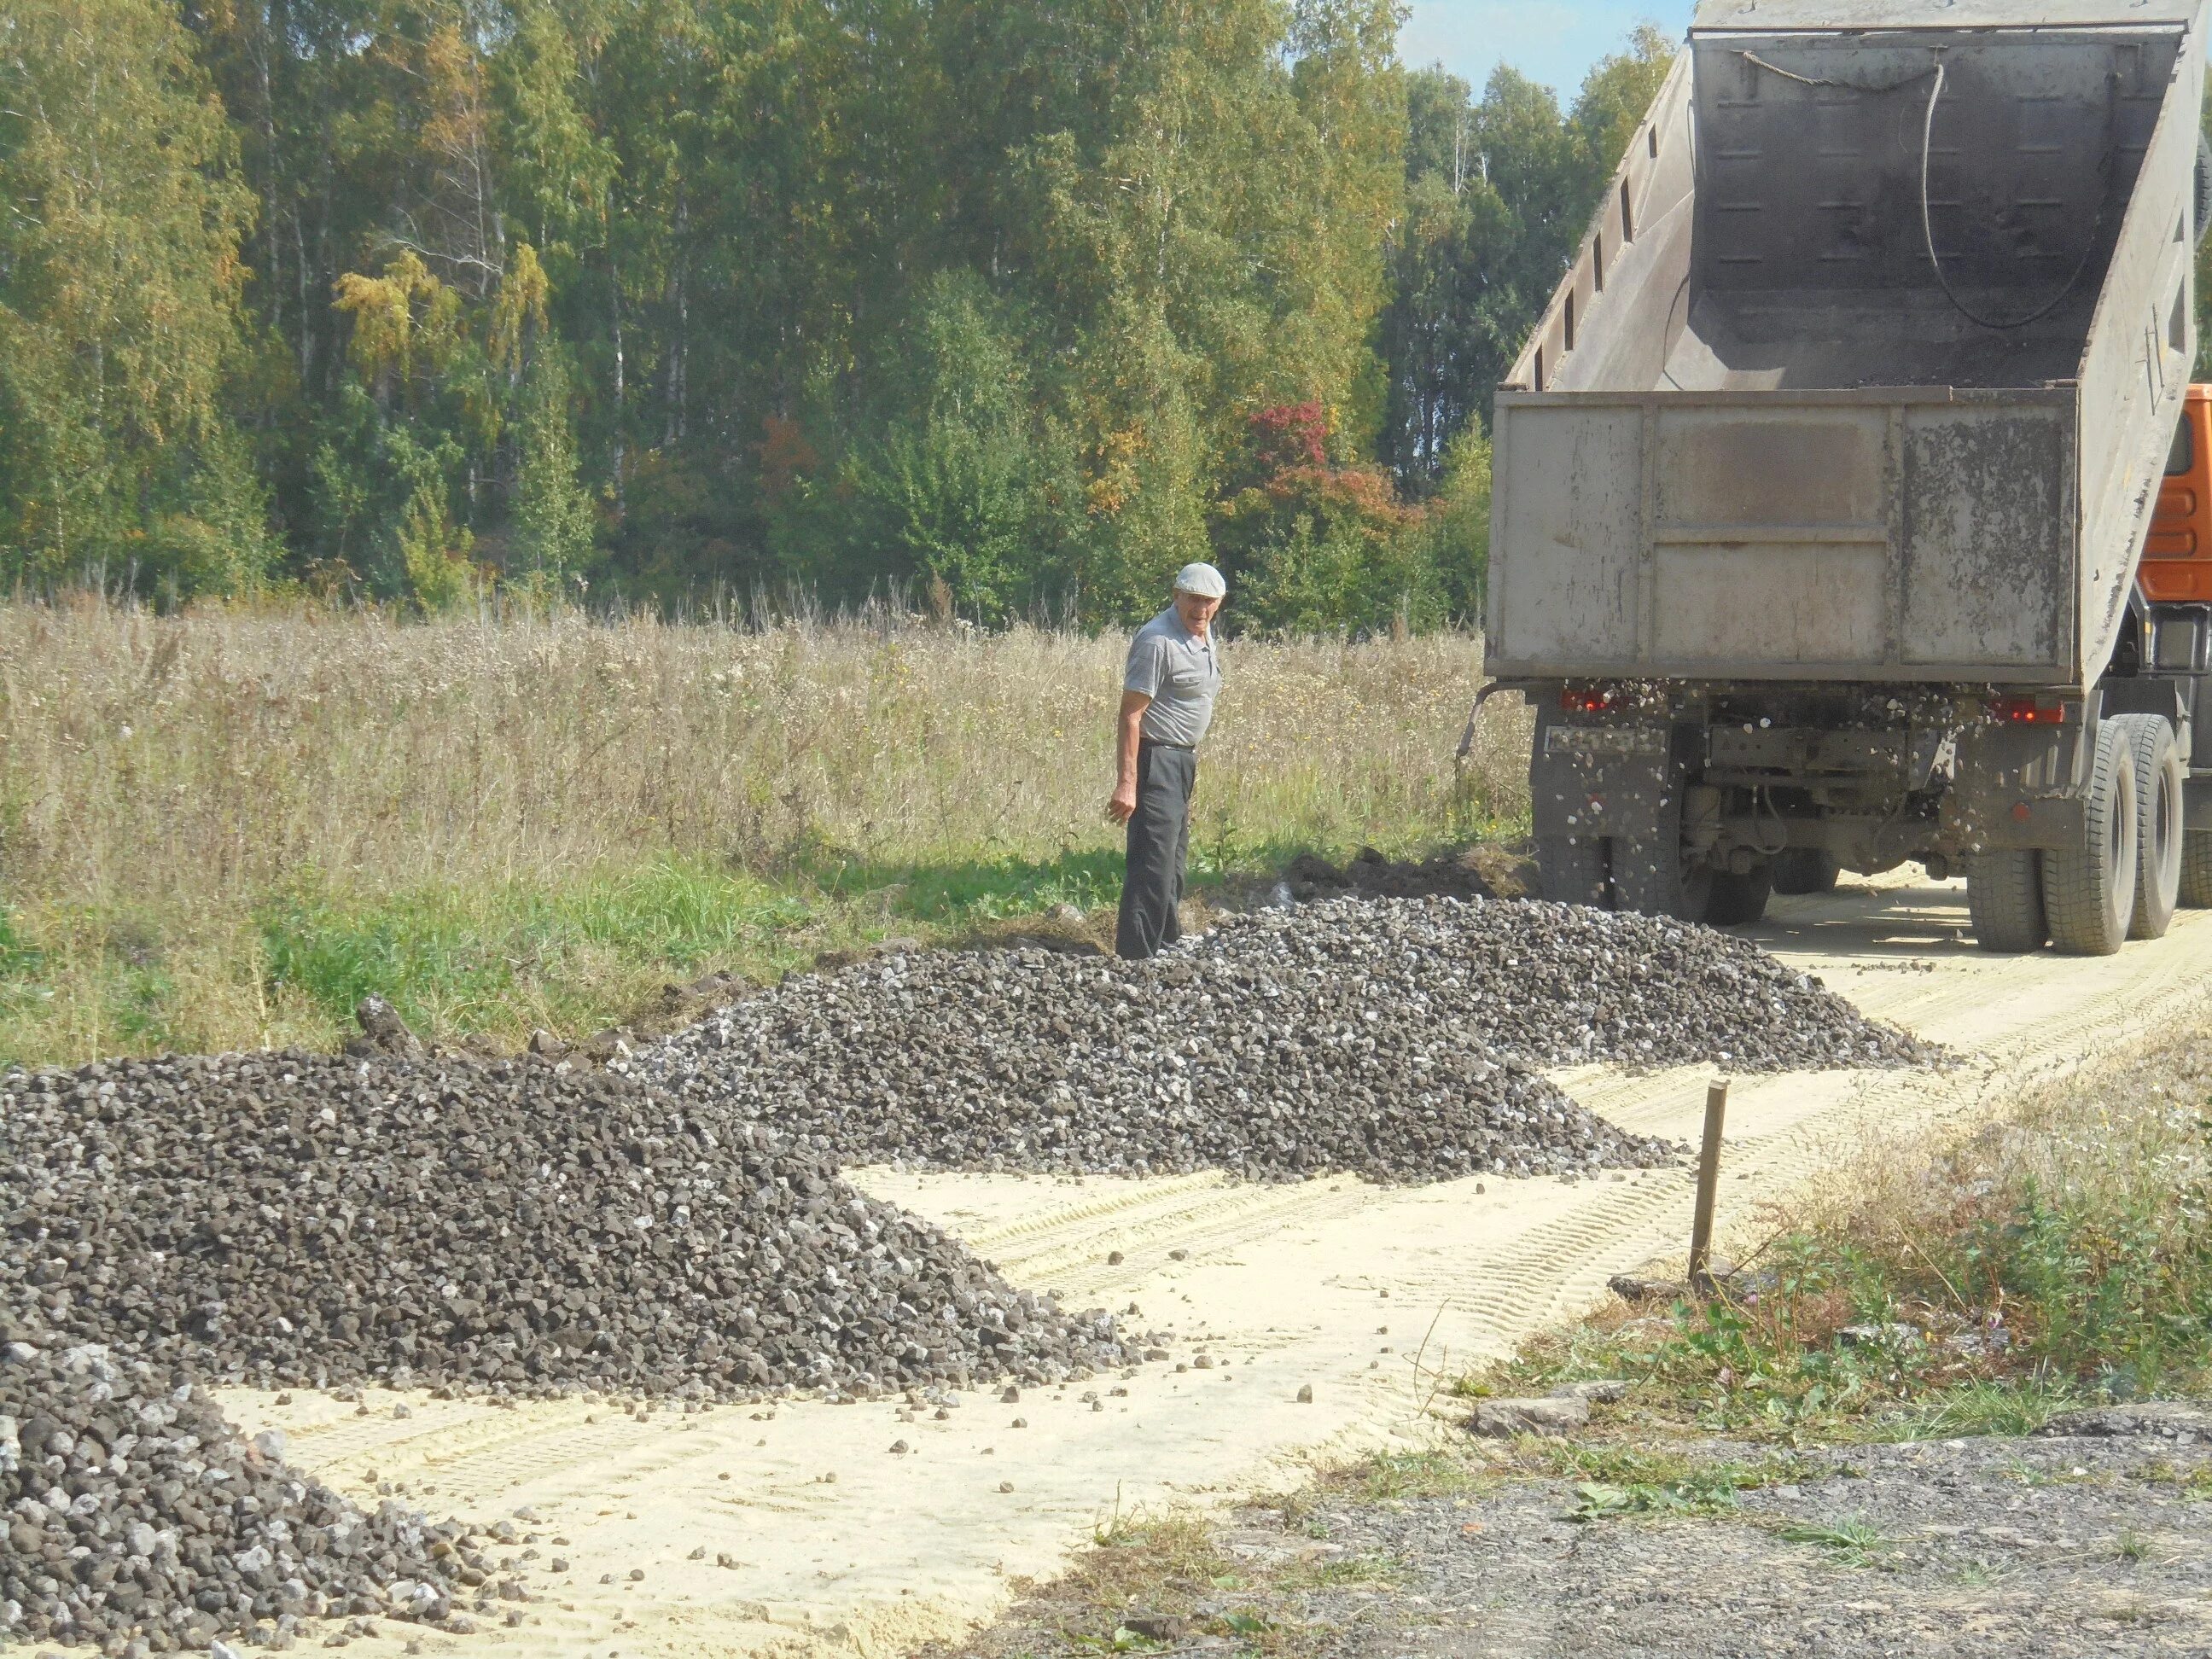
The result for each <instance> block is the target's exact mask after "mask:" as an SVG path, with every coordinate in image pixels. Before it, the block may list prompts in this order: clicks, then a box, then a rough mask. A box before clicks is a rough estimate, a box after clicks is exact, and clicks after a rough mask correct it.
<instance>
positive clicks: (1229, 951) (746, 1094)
mask: <svg viewBox="0 0 2212 1659" xmlns="http://www.w3.org/2000/svg"><path fill="white" fill-rule="evenodd" d="M1925 1058H1928V1054H1927V1053H1926V1051H1925V1050H1923V1048H1922V1047H1921V1046H1920V1045H1918V1044H1917V1043H1916V1042H1914V1041H1913V1040H1912V1039H1911V1038H1910V1037H1907V1036H1904V1035H1903V1034H1901V1033H1899V1032H1897V1031H1894V1030H1889V1029H1887V1028H1886V1027H1882V1026H1877V1025H1874V1024H1869V1022H1867V1021H1866V1020H1864V1019H1863V1018H1861V1017H1860V1016H1859V1015H1858V1014H1857V1012H1855V1011H1853V1010H1852V1009H1851V1008H1850V1006H1849V1005H1848V1004H1846V1003H1844V1001H1843V1000H1841V999H1839V998H1837V997H1835V996H1833V995H1832V994H1829V993H1828V992H1826V991H1825V990H1822V989H1821V988H1820V987H1819V986H1818V985H1816V984H1815V983H1814V982H1813V981H1810V980H1808V979H1806V978H1805V977H1804V976H1802V975H1799V974H1796V973H1795V972H1793V971H1792V970H1791V969H1788V968H1786V967H1784V966H1783V965H1782V964H1781V963H1778V962H1777V961H1775V960H1774V959H1773V958H1772V957H1769V956H1767V955H1766V954H1765V953H1764V952H1763V951H1759V949H1758V948H1757V947H1756V946H1754V945H1750V944H1748V943H1747V942H1745V941H1743V940H1741V939H1735V938H1733V937H1731V936H1729V935H1728V934H1725V933H1717V932H1715V931H1713V930H1711V929H1710V928H1704V927H1686V926H1684V925H1682V924H1680V923H1677V922H1671V921H1655V920H1652V919H1650V918H1648V917H1643V916H1632V915H1613V914H1610V913H1607V912H1603V911H1597V910H1588V909H1582V908H1574V907H1570V906H1565V905H1557V904H1541V903H1504V902H1474V903H1467V902H1459V901H1456V900H1453V899H1449V898H1428V899H1420V900H1383V901H1377V902H1360V901H1354V900H1343V901H1335V902H1327V903H1321V904H1315V905H1309V906H1303V907H1300V908H1297V909H1295V910H1291V911H1287V912H1280V911H1279V912H1263V913H1261V914H1259V915H1254V916H1250V917H1246V918H1243V919H1240V920H1238V921H1235V922H1232V923H1231V924H1229V925H1227V926H1225V927H1221V928H1220V929H1218V930H1217V931H1216V932H1214V933H1210V934H1208V935H1206V937H1205V938H1203V939H1197V940H1193V941H1189V942H1188V943H1187V944H1186V945H1183V946H1182V947H1181V948H1179V949H1177V950H1176V951H1173V952H1170V953H1169V954H1167V955H1165V956H1163V957H1159V958H1157V959H1155V960H1154V961H1152V962H1149V963H1121V962H1115V961H1110V960H1100V959H1097V958H1079V957H1066V956H1061V955H1058V954H1054V953H1052V952H1048V951H1008V952H1000V953H982V954H974V953H971V954H960V955H955V954H945V953H928V954H915V955H913V956H906V957H886V958H883V959H880V960H878V961H875V962H872V963H865V964H862V965H860V966H858V967H854V968H850V969H844V970H842V971H840V972H837V973H833V974H825V975H806V976H803V977H799V978H794V979H792V980H789V981H786V982H785V984H784V985H783V986H782V987H780V988H779V989H777V990H776V991H775V992H773V993H771V994H767V995H764V996H761V997H757V998H755V999H753V1000H749V1001H746V1002H744V1003H740V1004H738V1005H736V1006H732V1007H730V1008H726V1009H725V1010H722V1011H721V1012H719V1013H717V1014H716V1015H715V1016H714V1017H713V1018H709V1019H708V1020H705V1021H703V1022H702V1023H701V1024H698V1025H696V1026H694V1027H693V1028H691V1029H690V1030H688V1031H685V1032H683V1033H680V1034H678V1036H675V1037H673V1038H671V1039H670V1040H668V1041H667V1042H664V1043H661V1044H659V1045H656V1046H653V1047H652V1048H647V1049H644V1050H642V1051H641V1052H640V1053H639V1054H637V1055H635V1056H634V1057H633V1058H631V1059H630V1060H627V1061H623V1062H621V1063H622V1064H623V1065H625V1066H627V1067H628V1068H629V1070H630V1071H632V1072H633V1073H636V1074H640V1075H644V1076H649V1077H651V1078H653V1079H654V1080H655V1081H656V1082H658V1083H659V1084H661V1085H664V1086H665V1087H667V1088H669V1089H671V1091H679V1092H682V1093H684V1094H685V1095H687V1096H688V1097H692V1098H695V1099H698V1100H701V1101H702V1102H707V1103H713V1104H714V1105H717V1106H721V1107H726V1108H727V1109H730V1110H732V1112H734V1113H735V1114H737V1115H740V1116H743V1117H746V1118H750V1119H751V1120H754V1121H759V1122H763V1123H767V1124H770V1125H773V1126H774V1127H775V1129H776V1130H777V1131H778V1132H779V1133H783V1134H787V1135H789V1136H791V1137H793V1138H794V1139H797V1140H798V1141H799V1142H800V1143H801V1144H803V1145H805V1146H809V1147H811V1148H815V1149H818V1150H819V1151H820V1152H822V1153H823V1155H824V1156H825V1157H829V1158H837V1159H841V1160H843V1161H846V1162H855V1163H877V1162H905V1163H913V1164H923V1165H929V1166H939V1167H947V1168H954V1169H1018V1170H1058V1171H1069V1172H1074V1171H1088V1172H1103V1173H1115V1174H1123V1173H1126V1174H1146V1173H1158V1172H1164V1171H1180V1170H1195V1169H1201V1168H1206V1169H1222V1170H1228V1171H1230V1172H1231V1173H1232V1174H1235V1175H1237V1176H1243V1177H1246V1178H1248V1179H1255V1180H1296V1179H1300V1178H1304V1177H1306V1176H1314V1175H1318V1174H1322V1173H1327V1172H1334V1171H1351V1172H1353V1173H1357V1174H1358V1175H1361V1176H1365V1177H1367V1178H1369V1179H1370V1180H1374V1181H1378V1182H1422V1181H1432V1180H1438V1179H1443V1178H1447V1177H1450V1176H1461V1175H1468V1174H1474V1173H1478V1172H1486V1171H1496V1172H1499V1173H1504V1174H1513V1175H1529V1174H1535V1173H1542V1172H1562V1171H1567V1170H1591V1169H1601V1168H1616V1167H1623V1166H1636V1165H1650V1164H1658V1163H1663V1162H1666V1161H1668V1160H1669V1159H1670V1158H1672V1156H1673V1153H1672V1152H1671V1150H1670V1149H1669V1148H1668V1146H1665V1145H1664V1144H1663V1143H1661V1142H1658V1141H1655V1140H1651V1139H1645V1138H1643V1137H1639V1136H1634V1135H1629V1134H1626V1133H1622V1132H1621V1131H1620V1130H1618V1129H1615V1128H1614V1127H1612V1126H1611V1125H1610V1124H1607V1123H1606V1122H1605V1121H1603V1120H1601V1119H1600V1118H1598V1117H1595V1116H1594V1115H1591V1114H1590V1113H1589V1112H1588V1111H1585V1110H1584V1109H1583V1108H1581V1107H1579V1106H1577V1105H1576V1104H1575V1103H1574V1102H1573V1101H1572V1100H1571V1099H1570V1098H1568V1097H1566V1096H1565V1094H1563V1093H1562V1092H1561V1091H1559V1090H1558V1089H1557V1088H1555V1087H1553V1085H1551V1084H1550V1083H1548V1082H1547V1081H1546V1080H1545V1079H1543V1078H1542V1077H1541V1076H1540V1075H1538V1074H1537V1073H1535V1072H1534V1070H1533V1069H1532V1067H1533V1066H1536V1065H1548V1064H1557V1063H1562V1062H1567V1061H1574V1060H1616V1061H1622V1062H1626V1063H1629V1064H1633V1065H1644V1066H1659V1065H1667V1064H1673V1063H1676V1062H1683V1061H1692V1060H1705V1061H1712V1062H1715V1063H1718V1064H1721V1065H1724V1066H1729V1067H1731V1068H1733V1069H1737V1070H1760V1069H1772V1068H1777V1067H1793V1066H1838V1065H1901V1064H1908V1063H1912V1062H1914V1061H1917V1060H1923V1059H1925Z"/></svg>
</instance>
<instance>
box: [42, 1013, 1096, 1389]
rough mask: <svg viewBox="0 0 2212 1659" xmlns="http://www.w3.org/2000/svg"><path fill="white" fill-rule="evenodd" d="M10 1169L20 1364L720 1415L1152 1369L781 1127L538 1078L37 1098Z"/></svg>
mask: <svg viewBox="0 0 2212 1659" xmlns="http://www.w3.org/2000/svg"><path fill="white" fill-rule="evenodd" d="M0 1170H6V1172H7V1173H6V1174H5V1176H4V1177H0V1200H3V1201H4V1204H5V1212H4V1231H3V1232H0V1322H4V1325H5V1329H4V1330H0V1340H21V1341H25V1342H28V1343H31V1344H33V1345H35V1346H40V1347H61V1346H70V1345H73V1344H78V1343H86V1342H98V1343H104V1344H107V1345H109V1346H112V1348H113V1349H114V1350H115V1351H116V1352H117V1353H118V1355H120V1356H123V1357H126V1358H143V1359H146V1360H149V1361H151V1362H153V1363H154V1364H157V1365H159V1366H161V1367H164V1368H178V1369H185V1370H190V1371H191V1374H193V1375H195V1376H201V1377H206V1378H210V1379H221V1380H226V1381H230V1380H235V1381H240V1382H244V1383H254V1384H258V1385H260V1386H263V1387H272V1386H282V1385H287V1384H295V1383H306V1384H310V1385H313V1386H318V1387H319V1386H323V1385H325V1384H327V1383H345V1382H350V1381H356V1380H359V1379H362V1378H369V1377H375V1378H381V1379H385V1380H387V1381H390V1382H392V1383H395V1384H403V1385H404V1384H407V1383H414V1384H419V1385H423V1386H428V1387H431V1388H437V1387H441V1386H446V1387H453V1388H462V1389H484V1388H489V1389H499V1390H507V1391H512V1392H518V1393H544V1392H551V1391H557V1390H561V1389H569V1388H576V1387H594V1388H598V1387H604V1388H612V1389H639V1390H644V1391H650V1392H653V1393H671V1392H683V1393H687V1394H693V1395H696V1394H701V1393H709V1394H724V1395H727V1394H732V1393H742V1392H746V1391H751V1390H761V1389H781V1388H787V1387H805V1388H817V1389H862V1390H872V1389H882V1388H890V1387H906V1386H919V1385H926V1384H933V1383H936V1384H941V1383H963V1385H964V1384H965V1383H967V1382H969V1381H970V1380H977V1381H980V1380H982V1379H986V1378H990V1377H994V1376H1000V1375H1011V1376H1018V1377H1023V1378H1027V1379H1030V1380H1036V1381H1042V1380H1044V1379H1046V1378H1048V1377H1056V1376H1065V1375H1066V1374H1067V1373H1069V1372H1071V1371H1073V1370H1079V1369H1084V1368H1091V1367H1099V1366H1104V1365H1114V1364H1125V1363H1127V1361H1129V1360H1130V1359H1132V1358H1134V1357H1135V1351H1134V1350H1133V1349H1131V1348H1130V1347H1128V1346H1125V1345H1124V1344H1123V1342H1122V1341H1121V1338H1120V1337H1119V1335H1118V1334H1117V1333H1116V1332H1115V1327H1114V1325H1113V1322H1111V1321H1110V1320H1109V1319H1108V1318H1107V1317H1106V1316H1104V1315H1103V1314H1087V1315H1082V1316H1068V1315H1065V1314H1063V1313H1061V1312H1060V1310H1059V1309H1058V1308H1057V1307H1055V1306H1054V1305H1053V1304H1050V1303H1049V1302H1048V1301H1045V1300H1043V1299H1042V1298H1040V1297H1035V1296H1031V1295H1030V1294H1028V1293H1026V1292H1024V1291H1017V1290H1015V1289H1014V1288H1012V1286H1010V1285H1007V1284H1006V1283H1005V1281H1003V1280H1002V1279H1000V1278H999V1277H998V1275H997V1274H996V1273H993V1272H992V1271H991V1270H990V1269H989V1268H988V1267H986V1266H985V1265H984V1264H983V1263H981V1262H980V1261H977V1260H976V1259H975V1256H974V1255H971V1254H970V1253H969V1251H968V1250H967V1249H965V1248H964V1247H963V1246H962V1245H960V1244H959V1243H957V1242H955V1241H953V1240H951V1239H950V1238H948V1237H945V1235H943V1234H942V1233H940V1232H939V1231H937V1230H936V1229H935V1228H933V1227H931V1226H929V1225H927V1224H925V1223H923V1222H921V1221H919V1220H917V1219H916V1218H914V1217H912V1216H909V1215H908V1214H906V1213H905V1212H902V1211H899V1210H896V1209H894V1208H892V1207H890V1206H887V1205H884V1204H879V1203H878V1202H876V1201H874V1200H871V1199H868V1198H866V1197H863V1196H862V1195H861V1194H859V1193H857V1192H855V1191H854V1189H853V1188H850V1187H848V1186H847V1185H846V1184H845V1183H844V1182H842V1181H841V1180H839V1179H838V1178H837V1176H836V1172H835V1170H834V1169H833V1168H832V1167H830V1166H829V1164H826V1163H824V1162H823V1160H822V1159H821V1158H819V1157H817V1156H813V1155H810V1154H807V1153H805V1152H802V1151H800V1150H799V1149H796V1148H794V1147H793V1146H789V1145H787V1144H786V1143H784V1142H782V1141H781V1140H779V1139H777V1138H775V1136H773V1135H771V1134H769V1133H768V1132H767V1131H766V1130H765V1129H764V1128H763V1127H759V1126H757V1125H752V1124H747V1123H742V1122H732V1121H729V1120H728V1119H727V1118H726V1116H724V1115H720V1114H717V1113H711V1112H704V1111H702V1110H701V1109H699V1107H698V1106H697V1105H696V1104H685V1103H678V1102H676V1101H674V1100H672V1099H671V1098H670V1097H668V1096H667V1095H665V1093H662V1092H660V1091H657V1090H650V1089H647V1088H643V1087H640V1086H638V1085H636V1084H635V1083H633V1082H631V1081H630V1080H629V1079H624V1078H622V1077H619V1076H611V1075H608V1074H605V1073H589V1074H584V1073H568V1072H564V1071H562V1070H560V1069H558V1068H556V1067H555V1066H550V1065H548V1064H546V1063H544V1062H542V1061H538V1060H517V1061H504V1062H498V1063H494V1064H490V1065H478V1064H473V1063H471V1062H467V1061H463V1060H456V1059H452V1058H446V1059H441V1060H424V1061H419V1062H410V1061H398V1060H362V1059H348V1058H338V1057H335V1056H331V1055H324V1054H293V1053H265V1054H226V1055H219V1056H216V1057H214V1058H209V1059H200V1058H187V1059H165V1060H126V1061H117V1062H113V1063H110V1064H105V1065H99V1066H86V1067H83V1068H82V1069H81V1070H78V1071H76V1072H73V1073H36V1074H27V1073H21V1072H18V1073H11V1074H9V1076H8V1077H7V1079H5V1080H4V1083H0Z"/></svg>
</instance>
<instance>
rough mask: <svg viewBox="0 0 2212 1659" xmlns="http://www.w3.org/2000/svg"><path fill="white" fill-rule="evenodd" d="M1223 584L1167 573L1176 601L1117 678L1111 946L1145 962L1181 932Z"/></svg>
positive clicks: (1217, 689)
mask: <svg viewBox="0 0 2212 1659" xmlns="http://www.w3.org/2000/svg"><path fill="white" fill-rule="evenodd" d="M1228 592H1229V584H1228V583H1227V582H1225V581H1224V580H1222V577H1221V573H1220V572H1219V571H1218V570H1216V569H1215V568H1213V567H1212V565H1210V564H1187V565H1185V566H1183V568H1182V569H1181V570H1179V571H1177V572H1176V580H1175V600H1174V603H1172V604H1171V605H1169V606H1168V608H1167V609H1166V610H1164V611H1161V612H1160V614H1159V615H1158V616H1157V617H1153V618H1152V621H1150V622H1148V623H1146V624H1145V625H1144V626H1143V627H1142V628H1140V629H1138V630H1137V637H1136V640H1135V641H1134V642H1133V643H1132V644H1131V646H1130V647H1129V665H1128V668H1127V671H1125V672H1124V673H1123V675H1122V677H1121V719H1120V722H1119V728H1118V729H1119V733H1120V739H1121V740H1120V742H1119V744H1117V745H1116V747H1115V781H1114V795H1113V799H1110V800H1109V801H1108V802H1107V803H1106V815H1107V817H1110V818H1112V819H1113V820H1114V821H1115V823H1126V824H1127V825H1128V826H1129V854H1128V865H1127V871H1126V872H1125V873H1124V875H1123V876H1122V878H1121V922H1120V925H1119V926H1117V927H1115V930H1114V948H1115V951H1117V952H1119V953H1120V954H1121V955H1122V956H1125V957H1149V956H1151V955H1152V954H1154V953H1155V952H1156V951H1158V950H1159V949H1160V948H1161V947H1162V946H1163V945H1171V944H1173V943H1174V942H1175V941H1176V939H1178V938H1179V937H1181V935H1182V927H1180V926H1179V925H1178V923H1177V921H1176V907H1177V906H1178V905H1179V904H1181V903H1182V882H1183V862H1184V859H1185V857H1186V855H1187V854H1188V851H1189V848H1190V790H1191V785H1192V784H1193V783H1194V782H1195V781H1197V778H1198V744H1199V740H1200V738H1203V737H1205V736H1206V726H1207V724H1208V723H1209V722H1210V721H1211V720H1212V719H1213V700H1214V699H1215V698H1216V697H1218V696H1220V695H1221V659H1220V657H1219V656H1218V654H1217V653H1216V650H1215V642H1214V638H1213V617H1214V613H1215V612H1216V611H1219V610H1220V609H1221V601H1222V599H1223V598H1224V597H1225V595H1226V594H1227V593H1228Z"/></svg>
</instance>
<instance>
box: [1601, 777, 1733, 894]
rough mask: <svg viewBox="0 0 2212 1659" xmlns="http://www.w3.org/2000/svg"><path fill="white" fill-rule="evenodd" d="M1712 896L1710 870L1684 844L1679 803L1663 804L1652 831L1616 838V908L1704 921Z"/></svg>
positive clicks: (1614, 892)
mask: <svg viewBox="0 0 2212 1659" xmlns="http://www.w3.org/2000/svg"><path fill="white" fill-rule="evenodd" d="M1677 793H1680V792H1679V791H1678V792H1677ZM1712 896H1713V872H1712V871H1711V869H1710V868H1709V867H1707V866H1705V865H1702V864H1697V863H1694V862H1692V860H1691V859H1690V858H1689V857H1688V855H1687V854H1686V850H1685V849H1684V848H1683V846H1682V809H1681V807H1680V805H1674V806H1672V807H1667V808H1662V809H1661V811H1660V813H1659V822H1658V823H1656V824H1655V825H1653V826H1652V829H1651V830H1650V832H1649V833H1648V834H1645V835H1643V836H1614V837H1613V905H1614V908H1617V909H1621V910H1635V911H1638V912H1639V913H1641V914H1642V915H1647V916H1673V917H1674V918H1675V919H1676V920H1677V921H1704V920H1705V915H1706V912H1707V909H1708V908H1709V907H1710V906H1711V902H1712Z"/></svg>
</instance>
